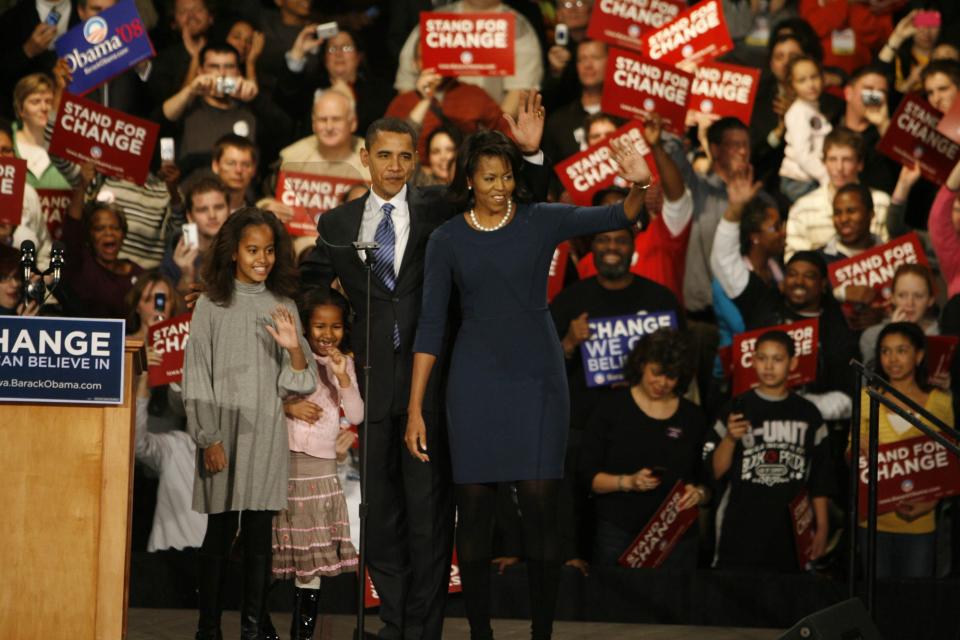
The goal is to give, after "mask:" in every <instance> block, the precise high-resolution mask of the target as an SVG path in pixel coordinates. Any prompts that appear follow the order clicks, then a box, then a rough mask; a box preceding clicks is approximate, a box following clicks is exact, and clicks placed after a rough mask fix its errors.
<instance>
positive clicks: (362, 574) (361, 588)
mask: <svg viewBox="0 0 960 640" xmlns="http://www.w3.org/2000/svg"><path fill="white" fill-rule="evenodd" d="M379 247H380V245H379V244H377V243H376V242H354V243H353V248H354V249H356V250H357V251H363V254H364V261H363V267H364V271H365V272H366V280H367V282H366V285H367V291H366V302H367V310H366V313H365V314H364V315H365V322H366V326H365V328H364V336H363V340H364V348H365V350H366V355H365V357H364V359H363V390H364V393H366V394H369V393H370V371H371V366H370V352H371V348H370V347H371V345H370V342H371V340H370V336H371V329H370V325H371V321H372V319H373V311H372V309H371V306H370V304H371V290H372V288H373V279H372V278H373V262H374V256H373V252H374V251H375V250H376V249H378V248H379ZM369 429H370V411H369V410H366V409H365V410H364V412H363V423H362V424H361V425H360V509H359V512H360V514H359V515H360V548H359V549H357V635H356V637H357V638H358V639H359V640H362V639H363V637H364V628H363V627H364V619H365V616H366V597H365V596H366V586H367V575H366V568H367V475H368V471H367V457H368V456H367V450H368V449H367V447H368V445H369V442H370V441H369V440H368V438H367V436H368V434H369Z"/></svg>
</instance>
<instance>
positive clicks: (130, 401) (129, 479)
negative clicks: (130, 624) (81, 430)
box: [95, 338, 146, 640]
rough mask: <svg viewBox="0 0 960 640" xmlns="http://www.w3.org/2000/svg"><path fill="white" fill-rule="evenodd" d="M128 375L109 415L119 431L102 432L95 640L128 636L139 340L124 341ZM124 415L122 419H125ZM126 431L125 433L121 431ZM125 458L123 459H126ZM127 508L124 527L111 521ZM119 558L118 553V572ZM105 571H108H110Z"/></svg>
mask: <svg viewBox="0 0 960 640" xmlns="http://www.w3.org/2000/svg"><path fill="white" fill-rule="evenodd" d="M124 360H125V364H126V367H127V371H128V375H127V376H126V379H125V380H124V385H123V386H124V389H123V399H124V402H123V404H122V405H119V406H117V407H116V410H117V411H116V413H114V412H111V413H112V415H113V417H114V418H115V421H113V420H110V419H109V418H108V419H107V420H108V422H113V424H114V425H115V426H116V427H117V428H112V429H111V428H109V425H105V427H106V428H105V430H104V442H103V446H104V451H103V453H104V455H103V467H102V475H101V494H100V497H101V520H100V526H101V536H100V541H101V546H100V569H101V572H100V574H99V575H98V577H97V582H98V594H99V596H100V597H99V598H98V600H97V612H96V623H95V638H96V640H113V639H114V638H122V637H126V631H127V603H128V597H129V590H128V588H129V584H130V537H131V527H132V515H133V464H134V430H135V426H134V424H135V420H136V415H135V414H136V400H135V398H134V393H135V389H136V385H135V380H136V376H137V375H139V374H141V373H143V372H145V371H146V351H145V349H144V342H143V340H140V339H133V338H128V339H127V340H126V342H125V344H124ZM124 414H126V415H124ZM123 427H126V428H123ZM124 454H125V455H124ZM124 504H125V511H126V514H127V518H126V522H119V521H117V520H116V519H115V518H112V517H111V515H110V514H111V513H116V510H117V509H123V507H121V505H124ZM119 553H122V555H123V560H122V570H121V568H120V562H121V560H120V558H119ZM108 567H109V569H108Z"/></svg>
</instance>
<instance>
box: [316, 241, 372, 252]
mask: <svg viewBox="0 0 960 640" xmlns="http://www.w3.org/2000/svg"><path fill="white" fill-rule="evenodd" d="M324 244H329V243H327V242H326V241H324ZM351 244H352V245H353V248H354V249H356V250H357V251H376V250H377V249H379V248H380V245H379V244H377V243H376V242H353V243H351Z"/></svg>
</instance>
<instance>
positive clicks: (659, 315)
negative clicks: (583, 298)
mask: <svg viewBox="0 0 960 640" xmlns="http://www.w3.org/2000/svg"><path fill="white" fill-rule="evenodd" d="M587 323H588V324H589V326H590V337H589V338H588V339H587V340H584V341H583V342H582V343H581V344H580V356H581V357H582V358H583V373H584V376H585V377H586V380H587V386H588V387H603V386H606V385H610V384H613V383H615V382H622V381H623V379H624V378H623V364H624V363H625V362H626V361H627V356H628V355H630V351H631V350H632V349H633V347H634V345H635V344H636V343H637V341H638V340H640V338H642V337H643V336H645V335H647V334H650V333H653V332H654V331H656V330H657V329H663V328H667V327H669V328H672V329H676V328H677V326H678V325H677V314H676V313H674V312H673V311H641V312H640V313H637V314H634V315H629V316H611V317H609V318H590V319H589V320H588V322H587Z"/></svg>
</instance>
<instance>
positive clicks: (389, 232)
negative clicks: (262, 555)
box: [302, 96, 547, 640]
mask: <svg viewBox="0 0 960 640" xmlns="http://www.w3.org/2000/svg"><path fill="white" fill-rule="evenodd" d="M542 114H543V111H542V109H540V102H539V96H533V97H530V98H529V99H528V100H527V101H526V102H525V104H523V105H522V106H521V113H520V115H519V116H518V122H516V123H515V122H513V120H512V119H510V124H511V130H512V134H513V136H514V138H515V139H516V140H517V142H518V144H519V145H520V147H521V149H522V150H524V152H525V153H528V154H529V155H528V159H530V163H528V166H529V167H530V169H531V170H530V171H529V172H528V173H530V174H532V175H531V176H530V181H531V182H535V185H532V188H533V190H534V193H538V192H539V193H544V192H545V191H546V182H547V178H546V175H545V169H544V168H543V167H542V154H540V152H539V145H540V137H541V135H542V131H543V115H542ZM416 143H417V140H416V133H415V132H414V130H413V129H412V128H411V127H410V125H409V124H407V123H406V122H405V121H403V120H399V119H395V118H382V119H380V120H377V121H376V122H374V123H373V124H372V125H370V127H369V128H368V129H367V135H366V148H365V149H364V150H362V151H361V156H360V157H361V160H362V162H363V164H364V165H365V166H367V167H369V169H370V178H371V183H372V184H371V191H370V192H369V193H368V194H367V195H366V196H365V197H363V198H360V199H358V200H354V201H352V202H348V203H347V204H344V205H343V206H341V207H338V208H336V209H333V210H332V211H329V212H327V213H325V214H324V215H322V216H321V217H320V220H319V223H318V225H317V228H318V231H319V234H320V238H319V239H318V240H317V246H316V248H315V249H314V251H313V252H312V253H311V254H310V256H309V257H308V258H307V259H306V260H305V262H304V264H303V265H302V278H303V283H304V286H309V285H311V284H315V283H329V282H331V281H332V280H333V279H334V278H335V277H339V279H340V283H341V285H342V286H343V288H344V290H345V291H346V293H347V296H348V297H349V298H350V301H351V303H352V305H353V308H354V311H355V312H356V322H355V325H354V332H353V335H354V336H364V335H365V332H366V315H367V313H366V312H367V308H366V272H365V269H364V264H363V256H362V255H361V253H360V252H358V251H357V250H355V249H354V248H352V246H351V243H353V242H355V241H361V242H371V241H376V242H377V243H378V244H380V246H381V248H380V249H378V250H376V251H374V252H372V253H374V254H375V255H374V266H373V277H372V280H373V285H372V289H371V292H370V298H371V327H370V335H371V344H370V358H369V363H370V366H371V376H370V387H369V389H364V390H363V391H364V397H365V403H366V411H367V412H368V417H369V421H370V424H369V433H368V436H367V438H368V442H367V443H366V446H368V447H369V448H368V450H367V455H368V458H367V464H368V465H369V467H368V468H369V474H368V484H367V487H366V496H365V498H366V502H367V504H368V516H369V520H368V522H369V525H368V528H367V540H366V552H367V561H368V564H369V569H370V575H371V577H372V578H373V582H374V585H375V586H376V588H377V592H378V594H379V596H380V599H381V602H382V604H381V606H380V618H381V619H382V621H383V623H384V627H383V628H382V629H381V630H380V632H379V637H381V638H385V639H390V640H394V639H396V640H399V639H401V638H403V639H407V638H415V639H418V640H419V639H420V638H423V639H430V640H432V639H439V638H440V637H441V632H442V626H443V603H444V598H445V595H446V592H447V583H448V576H449V570H450V554H451V549H452V541H453V499H452V491H451V486H450V460H449V453H448V448H447V443H446V429H445V426H444V424H443V419H442V413H441V410H440V390H439V388H438V387H439V383H438V380H439V378H440V376H433V377H432V382H431V385H430V386H429V387H428V389H427V392H426V395H425V399H424V419H425V421H426V423H427V439H428V442H427V449H428V450H429V451H430V462H427V463H422V462H419V461H418V460H415V459H414V458H413V457H412V456H411V455H409V454H408V453H407V452H406V451H405V447H404V445H403V436H404V432H405V429H406V413H407V401H408V398H409V392H410V373H411V369H412V363H413V354H412V351H411V349H412V347H413V339H414V335H415V333H416V328H417V320H418V319H419V316H420V299H421V294H422V288H423V265H424V253H425V251H426V245H427V239H428V238H429V237H430V234H431V233H432V232H433V230H434V229H435V228H436V227H438V226H439V225H440V224H442V223H443V222H445V221H446V220H448V219H449V218H451V217H452V216H454V215H456V214H457V213H460V212H459V211H456V210H455V209H454V208H453V207H452V206H451V205H450V204H449V203H448V202H447V201H446V200H445V198H444V194H445V188H443V187H427V188H416V187H414V186H412V185H410V184H408V183H409V180H410V179H411V178H412V176H413V173H414V170H415V168H416V164H417V154H416V148H417V145H416ZM538 163H540V164H538ZM535 167H537V168H535ZM390 266H392V267H393V268H390ZM352 347H353V349H354V351H355V353H356V356H357V362H358V363H364V362H366V361H367V353H366V348H367V347H366V344H365V343H364V340H363V338H359V339H355V340H354V343H353V345H352Z"/></svg>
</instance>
